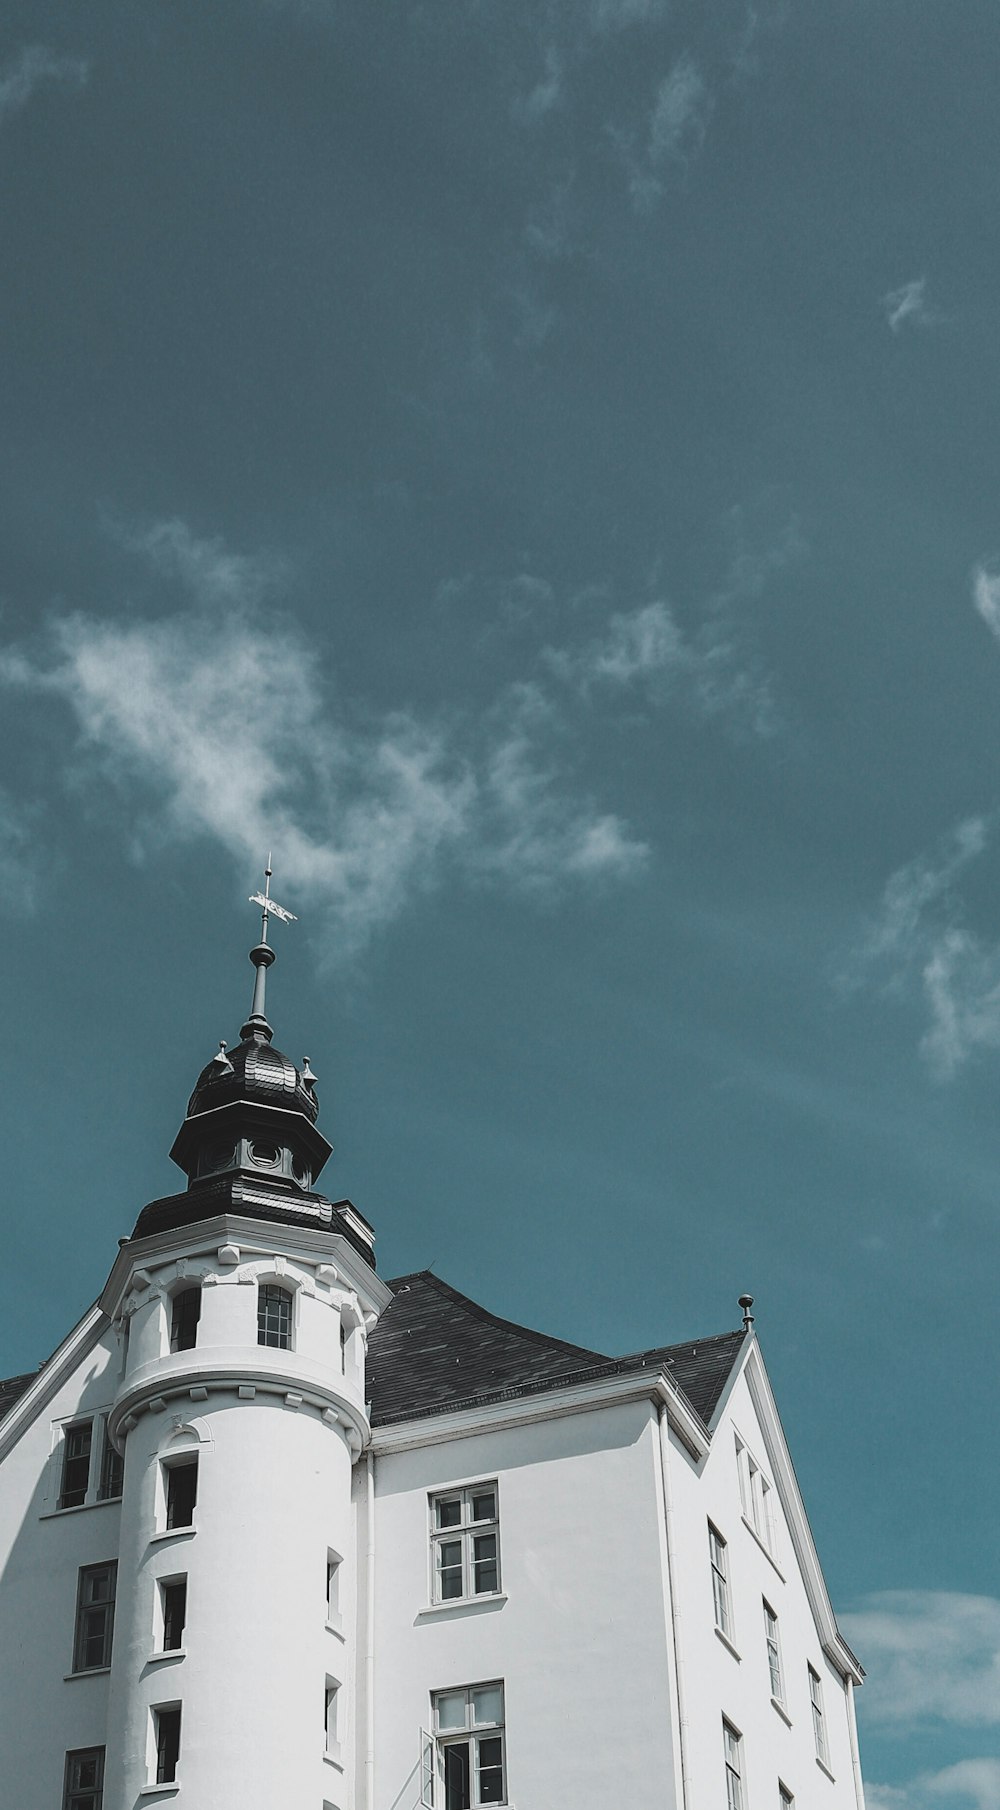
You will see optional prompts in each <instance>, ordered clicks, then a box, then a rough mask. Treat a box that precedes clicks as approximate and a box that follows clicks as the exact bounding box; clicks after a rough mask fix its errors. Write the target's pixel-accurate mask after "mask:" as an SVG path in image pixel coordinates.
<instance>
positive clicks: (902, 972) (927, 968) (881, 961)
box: [842, 817, 1000, 1080]
mask: <svg viewBox="0 0 1000 1810" xmlns="http://www.w3.org/2000/svg"><path fill="white" fill-rule="evenodd" d="M989 835H990V826H989V823H988V821H987V820H986V819H985V818H983V817H970V818H967V819H966V820H965V821H964V822H962V823H959V824H957V825H956V826H955V828H954V829H953V830H952V831H951V832H950V834H949V835H948V836H946V837H945V838H943V840H942V842H941V843H940V844H939V845H938V847H937V849H936V850H935V851H934V853H933V854H932V855H929V856H928V855H922V856H920V857H919V858H918V859H917V860H915V861H911V862H908V863H907V864H906V865H905V866H904V867H901V868H899V869H897V871H896V872H895V873H894V874H892V875H891V876H890V878H889V880H888V882H887V883H886V887H885V890H884V892H883V894H882V903H881V907H880V910H879V911H878V913H877V914H876V915H875V917H874V918H873V919H872V921H871V922H870V923H869V925H868V927H867V930H866V932H865V935H864V937H863V938H862V940H861V943H860V945H859V947H858V949H857V950H856V951H855V953H854V956H853V957H852V960H851V962H850V964H849V967H848V970H847V972H846V973H845V975H843V976H842V980H843V982H844V984H845V985H846V986H847V987H848V988H851V987H857V986H863V985H866V984H868V983H870V982H871V983H874V984H876V985H878V986H880V987H881V988H882V990H883V991H888V992H892V993H896V994H901V995H902V994H908V993H910V994H917V995H919V997H920V998H921V999H922V1002H923V1006H924V1011H925V1015H926V1020H927V1024H926V1029H925V1031H924V1033H923V1035H922V1037H921V1040H920V1050H921V1053H922V1055H923V1056H924V1057H925V1058H926V1060H927V1062H928V1064H929V1066H930V1068H931V1070H932V1071H933V1072H934V1073H935V1074H936V1075H937V1077H938V1078H939V1079H941V1080H947V1079H949V1078H950V1077H952V1076H953V1075H954V1074H956V1073H957V1071H958V1070H959V1068H961V1067H962V1065H963V1064H964V1063H965V1062H966V1061H967V1060H968V1059H969V1057H970V1056H971V1055H973V1054H974V1053H975V1052H976V1051H977V1050H979V1049H984V1048H988V1049H995V1048H998V1047H1000V945H995V944H988V943H986V942H984V941H983V940H982V939H981V938H980V937H977V936H975V935H974V934H973V933H972V932H971V931H970V930H969V929H968V928H967V927H966V926H965V925H964V923H963V922H962V902H961V898H960V895H959V892H958V889H957V884H956V882H957V881H958V879H959V876H960V875H961V874H962V873H963V871H964V870H965V869H966V868H967V867H968V866H969V865H970V864H971V863H972V862H974V861H976V860H978V859H979V857H980V856H982V854H983V853H984V851H985V850H986V847H987V845H988V841H989Z"/></svg>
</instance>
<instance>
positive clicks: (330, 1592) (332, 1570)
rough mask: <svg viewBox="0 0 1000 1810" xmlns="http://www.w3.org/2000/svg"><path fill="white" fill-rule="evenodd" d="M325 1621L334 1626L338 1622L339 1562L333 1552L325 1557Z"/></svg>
mask: <svg viewBox="0 0 1000 1810" xmlns="http://www.w3.org/2000/svg"><path fill="white" fill-rule="evenodd" d="M326 1619H327V1621H329V1622H333V1624H334V1626H337V1625H338V1624H339V1622H340V1560H339V1558H338V1557H337V1554H336V1553H335V1552H328V1553H327V1555H326Z"/></svg>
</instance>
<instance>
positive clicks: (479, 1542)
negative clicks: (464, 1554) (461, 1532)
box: [472, 1533, 500, 1596]
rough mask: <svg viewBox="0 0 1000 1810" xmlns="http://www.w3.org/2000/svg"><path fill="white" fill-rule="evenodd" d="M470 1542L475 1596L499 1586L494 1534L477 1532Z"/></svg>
mask: <svg viewBox="0 0 1000 1810" xmlns="http://www.w3.org/2000/svg"><path fill="white" fill-rule="evenodd" d="M472 1544H473V1553H474V1560H475V1564H474V1569H475V1592H476V1595H477V1596H482V1595H483V1593H484V1592H485V1591H487V1590H496V1589H498V1588H499V1582H500V1579H499V1572H498V1569H497V1537H496V1534H495V1533H481V1534H477V1536H476V1538H475V1540H474V1541H473V1543H472Z"/></svg>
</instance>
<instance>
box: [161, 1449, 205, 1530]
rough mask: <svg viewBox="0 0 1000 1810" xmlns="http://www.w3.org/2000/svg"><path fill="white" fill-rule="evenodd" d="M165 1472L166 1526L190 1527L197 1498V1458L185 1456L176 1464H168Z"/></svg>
mask: <svg viewBox="0 0 1000 1810" xmlns="http://www.w3.org/2000/svg"><path fill="white" fill-rule="evenodd" d="M166 1472H167V1526H168V1527H190V1526H191V1525H192V1523H193V1521H194V1505H195V1503H196V1502H197V1500H198V1460H197V1458H185V1459H184V1460H183V1461H181V1462H179V1463H177V1464H168V1465H167V1466H166Z"/></svg>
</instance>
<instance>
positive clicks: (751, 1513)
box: [736, 1433, 774, 1552]
mask: <svg viewBox="0 0 1000 1810" xmlns="http://www.w3.org/2000/svg"><path fill="white" fill-rule="evenodd" d="M736 1468H737V1471H738V1473H739V1479H740V1502H741V1504H742V1507H743V1519H744V1520H745V1521H749V1523H750V1526H751V1527H752V1528H753V1530H754V1533H755V1534H756V1535H757V1538H758V1539H759V1540H763V1542H764V1545H765V1546H766V1547H767V1549H768V1552H770V1551H771V1549H772V1546H773V1543H774V1529H773V1525H772V1522H771V1485H770V1484H769V1483H768V1481H767V1478H766V1477H765V1476H764V1473H763V1471H762V1470H761V1468H760V1465H759V1464H758V1463H757V1460H756V1459H755V1458H754V1457H753V1456H752V1455H751V1453H750V1452H748V1450H747V1448H746V1446H745V1445H744V1444H743V1441H742V1439H741V1438H740V1436H739V1434H738V1433H737V1435H736Z"/></svg>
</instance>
